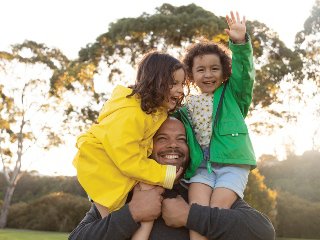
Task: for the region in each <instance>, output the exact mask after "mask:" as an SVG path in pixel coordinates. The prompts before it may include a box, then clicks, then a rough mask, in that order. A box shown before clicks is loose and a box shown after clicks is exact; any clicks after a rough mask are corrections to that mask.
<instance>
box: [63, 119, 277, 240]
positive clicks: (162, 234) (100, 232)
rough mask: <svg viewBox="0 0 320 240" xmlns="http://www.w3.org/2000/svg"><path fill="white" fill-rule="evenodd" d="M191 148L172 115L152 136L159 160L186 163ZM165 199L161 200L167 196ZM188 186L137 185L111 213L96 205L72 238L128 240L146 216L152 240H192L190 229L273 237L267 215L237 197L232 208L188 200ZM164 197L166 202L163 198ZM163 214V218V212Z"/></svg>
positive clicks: (248, 239)
mask: <svg viewBox="0 0 320 240" xmlns="http://www.w3.org/2000/svg"><path fill="white" fill-rule="evenodd" d="M188 157H189V150H188V146H187V144H186V135H185V129H184V126H183V124H182V123H181V122H180V121H179V120H177V119H174V118H168V119H167V120H166V121H165V122H164V123H163V124H162V125H161V127H160V129H159V130H158V131H157V133H156V135H155V136H154V138H153V153H152V158H153V159H155V160H156V161H157V162H159V163H161V164H171V165H175V166H177V168H179V167H184V169H185V166H186V164H187V162H188ZM162 194H163V197H164V198H166V199H165V200H163V197H162ZM187 195H188V194H187V189H186V188H185V187H184V186H182V185H181V184H180V183H179V184H175V185H174V188H173V189H172V190H166V191H165V192H164V190H163V189H162V188H161V187H155V188H153V189H151V190H147V191H141V190H139V189H138V188H137V187H136V188H135V189H134V190H133V193H132V198H131V199H130V196H129V197H128V201H129V203H128V204H126V205H125V206H123V207H122V208H121V209H119V210H118V211H115V212H112V213H111V214H109V215H108V216H106V217H104V218H101V215H103V216H104V215H105V214H104V213H103V212H102V211H101V207H99V209H100V212H101V213H100V212H99V211H98V209H97V207H96V206H95V204H93V205H92V207H91V209H90V210H89V212H88V213H87V214H86V216H85V217H84V219H83V220H82V221H81V222H80V224H79V225H78V226H77V228H76V229H74V230H73V232H72V233H71V234H70V236H69V240H77V239H81V240H100V239H101V240H125V239H130V238H131V236H132V235H133V234H134V233H135V231H136V230H137V229H138V228H139V227H140V222H142V221H152V220H155V221H154V225H153V229H152V231H151V234H150V238H149V239H151V240H160V239H162V240H170V239H173V240H188V239H189V230H194V231H197V232H199V233H200V234H202V235H204V236H206V237H207V238H208V239H224V240H228V239H230V240H231V239H232V240H235V239H244V240H254V239H265V240H273V239H275V232H274V228H273V226H272V224H271V222H270V221H269V219H268V218H267V217H266V216H264V215H263V214H261V213H259V212H258V211H256V210H255V209H253V208H251V207H250V206H249V205H247V204H246V203H245V202H244V201H243V200H241V199H238V200H237V201H236V202H235V203H234V204H233V205H232V207H231V209H218V208H210V207H204V206H199V205H197V204H192V205H191V206H189V205H188V203H187V202H186V201H187ZM162 200H163V201H162ZM161 213H162V217H159V216H160V214H161Z"/></svg>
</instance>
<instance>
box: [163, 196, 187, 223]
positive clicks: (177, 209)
mask: <svg viewBox="0 0 320 240" xmlns="http://www.w3.org/2000/svg"><path fill="white" fill-rule="evenodd" d="M189 211H190V206H189V204H188V203H187V202H186V201H185V200H184V199H183V198H182V197H181V196H178V197H176V198H171V199H170V198H167V199H165V200H163V201H162V218H163V219H164V221H165V223H166V224H167V225H168V226H169V227H182V226H186V224H187V220H188V215H189Z"/></svg>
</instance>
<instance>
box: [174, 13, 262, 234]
mask: <svg viewBox="0 0 320 240" xmlns="http://www.w3.org/2000/svg"><path fill="white" fill-rule="evenodd" d="M226 19H227V23H228V25H229V29H226V33H227V34H228V35H229V37H230V40H231V41H230V44H229V46H230V49H231V51H232V53H233V56H232V67H231V59H230V57H229V56H228V53H227V50H225V49H224V48H223V47H222V46H220V45H218V44H215V43H212V42H209V41H202V42H200V43H196V44H194V45H192V46H191V47H190V48H188V49H187V53H186V55H185V57H184V63H185V65H186V67H187V73H188V78H189V80H190V82H192V83H193V84H194V85H195V86H196V88H197V89H198V90H199V93H198V94H195V95H190V96H188V97H187V99H186V104H185V106H184V107H183V108H181V109H180V110H179V111H178V112H177V113H176V114H175V115H176V116H177V117H178V118H180V119H181V120H182V121H183V123H184V125H185V127H186V132H187V139H188V145H189V148H190V159H191V163H190V167H189V168H188V169H187V171H186V174H185V181H186V182H187V183H190V186H189V203H190V204H192V203H197V204H200V205H205V206H211V207H219V208H230V207H231V205H232V204H233V203H234V201H235V200H236V199H237V198H238V197H240V198H243V192H244V189H245V187H246V184H247V181H248V175H249V172H250V169H252V168H254V167H255V166H256V159H255V154H254V151H253V147H252V144H251V141H250V138H249V135H248V129H247V126H246V124H245V121H244V118H245V117H246V115H247V113H248V109H249V105H250V104H251V100H252V88H253V81H254V68H253V55H252V46H251V44H250V41H249V37H248V35H246V26H245V18H244V17H243V19H242V20H240V17H239V14H238V13H236V16H235V15H234V14H233V12H231V17H229V16H227V17H226ZM231 68H232V69H231ZM231 72H232V74H231ZM190 239H191V240H194V239H206V238H204V237H203V236H201V235H199V234H198V233H197V232H194V231H190Z"/></svg>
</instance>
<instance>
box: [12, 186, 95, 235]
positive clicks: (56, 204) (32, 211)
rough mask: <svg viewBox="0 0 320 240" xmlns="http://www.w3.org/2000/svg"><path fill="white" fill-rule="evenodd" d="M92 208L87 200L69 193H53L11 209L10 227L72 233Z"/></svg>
mask: <svg viewBox="0 0 320 240" xmlns="http://www.w3.org/2000/svg"><path fill="white" fill-rule="evenodd" d="M89 208H90V202H89V200H88V199H87V198H83V197H78V196H74V195H71V194H68V193H62V192H58V193H51V194H49V195H46V196H43V197H41V198H39V199H37V200H35V201H33V202H31V203H29V204H26V203H17V204H13V205H12V206H11V208H10V212H9V218H8V227H10V228H24V229H32V230H42V231H59V232H71V231H72V230H73V229H74V228H75V227H76V226H77V224H78V223H79V222H80V221H81V220H82V218H83V216H85V213H86V212H87V211H88V210H89Z"/></svg>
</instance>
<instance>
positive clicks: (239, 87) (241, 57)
mask: <svg viewBox="0 0 320 240" xmlns="http://www.w3.org/2000/svg"><path fill="white" fill-rule="evenodd" d="M246 39H247V42H246V43H245V44H234V43H232V42H231V41H230V43H229V47H230V50H231V51H232V74H231V76H230V78H229V86H230V88H231V91H232V92H233V95H234V98H235V99H236V101H237V103H238V105H239V108H240V110H241V112H242V115H243V117H246V116H247V114H248V111H249V106H250V104H251V100H252V89H253V83H254V79H255V69H254V65H253V51H252V46H251V41H250V38H249V35H247V34H246Z"/></svg>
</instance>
